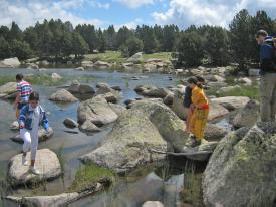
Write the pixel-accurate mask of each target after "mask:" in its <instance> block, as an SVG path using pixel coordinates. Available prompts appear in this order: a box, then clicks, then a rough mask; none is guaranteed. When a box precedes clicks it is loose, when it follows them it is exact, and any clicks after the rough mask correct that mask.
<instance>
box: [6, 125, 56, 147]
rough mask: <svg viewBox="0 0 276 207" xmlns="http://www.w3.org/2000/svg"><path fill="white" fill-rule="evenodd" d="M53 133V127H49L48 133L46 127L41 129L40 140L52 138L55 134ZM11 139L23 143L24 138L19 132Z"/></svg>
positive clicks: (39, 132)
mask: <svg viewBox="0 0 276 207" xmlns="http://www.w3.org/2000/svg"><path fill="white" fill-rule="evenodd" d="M53 134H54V131H53V129H52V128H51V127H50V128H49V133H46V131H45V130H44V129H39V131H38V142H43V141H46V140H47V139H49V138H51V137H52V136H53ZM11 140H12V141H14V142H18V143H23V140H22V138H21V137H20V135H19V134H18V135H16V136H14V137H12V138H11Z"/></svg>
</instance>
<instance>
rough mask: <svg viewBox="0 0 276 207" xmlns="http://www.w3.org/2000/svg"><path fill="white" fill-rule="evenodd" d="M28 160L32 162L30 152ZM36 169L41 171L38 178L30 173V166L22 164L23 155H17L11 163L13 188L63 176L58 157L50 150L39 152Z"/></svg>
mask: <svg viewBox="0 0 276 207" xmlns="http://www.w3.org/2000/svg"><path fill="white" fill-rule="evenodd" d="M27 160H30V152H28V153H27ZM35 167H36V168H37V169H38V170H39V171H40V173H41V175H39V176H37V175H34V174H31V173H29V172H28V170H29V166H24V165H23V164H22V154H19V155H15V156H14V157H12V158H11V160H10V162H9V171H8V178H9V181H10V182H11V184H12V185H13V186H16V185H21V184H25V183H30V182H32V181H35V182H42V181H44V180H50V179H54V178H57V177H58V176H60V175H61V167H60V163H59V160H58V158H57V155H56V154H55V153H54V152H52V151H51V150H49V149H41V150H38V151H37V153H36V162H35Z"/></svg>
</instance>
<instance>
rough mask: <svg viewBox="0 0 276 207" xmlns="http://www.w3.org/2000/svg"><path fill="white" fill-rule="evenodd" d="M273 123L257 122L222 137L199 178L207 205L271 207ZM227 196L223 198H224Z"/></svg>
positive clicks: (274, 191)
mask: <svg viewBox="0 0 276 207" xmlns="http://www.w3.org/2000/svg"><path fill="white" fill-rule="evenodd" d="M275 134H276V123H275V122H274V123H258V124H257V125H255V126H253V127H252V128H251V129H250V130H248V129H246V128H242V129H240V130H238V131H236V132H233V133H231V134H229V135H228V136H226V137H225V138H224V139H223V140H222V141H221V142H220V143H219V145H218V146H217V148H216V149H215V151H214V153H213V155H212V157H211V159H210V161H209V163H208V165H207V168H206V170H205V172H204V177H203V198H204V203H205V205H206V206H207V207H208V206H224V207H228V206H229V207H230V206H231V207H232V206H273V205H274V202H275V199H276V180H275V178H274V176H273V175H275V173H276V165H275V160H276V135H275ZM225 195H227V196H225Z"/></svg>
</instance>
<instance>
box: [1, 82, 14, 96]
mask: <svg viewBox="0 0 276 207" xmlns="http://www.w3.org/2000/svg"><path fill="white" fill-rule="evenodd" d="M16 85H17V83H16V82H8V83H5V84H4V85H2V86H0V96H2V97H3V96H6V95H8V94H12V93H15V92H16Z"/></svg>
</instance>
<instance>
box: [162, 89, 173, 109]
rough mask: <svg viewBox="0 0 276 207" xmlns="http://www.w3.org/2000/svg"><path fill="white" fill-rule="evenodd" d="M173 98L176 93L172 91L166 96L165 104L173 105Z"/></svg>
mask: <svg viewBox="0 0 276 207" xmlns="http://www.w3.org/2000/svg"><path fill="white" fill-rule="evenodd" d="M173 98H174V93H172V92H170V93H169V94H168V95H167V96H166V97H165V98H164V104H165V105H166V106H172V105H173Z"/></svg>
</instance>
